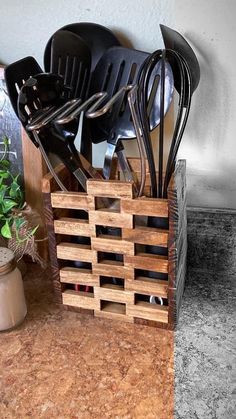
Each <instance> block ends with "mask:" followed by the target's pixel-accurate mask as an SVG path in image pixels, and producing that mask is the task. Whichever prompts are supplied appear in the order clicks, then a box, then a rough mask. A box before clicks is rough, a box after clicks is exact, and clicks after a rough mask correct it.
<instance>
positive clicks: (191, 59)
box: [160, 25, 200, 104]
mask: <svg viewBox="0 0 236 419" xmlns="http://www.w3.org/2000/svg"><path fill="white" fill-rule="evenodd" d="M160 28H161V33H162V37H163V41H164V44H165V47H166V49H170V50H173V51H175V52H177V53H178V54H179V55H180V56H181V57H183V58H184V59H185V61H186V63H187V65H188V67H189V71H190V77H191V95H192V94H193V92H194V91H195V90H196V88H197V86H198V84H199V81H200V66H199V63H198V60H197V57H196V54H195V53H194V51H193V49H192V48H191V46H190V45H189V43H188V42H187V41H186V39H185V38H184V37H183V36H182V35H181V34H180V33H179V32H177V31H175V30H174V29H171V28H169V27H168V26H165V25H160ZM170 64H171V67H172V70H173V73H174V79H175V88H176V90H177V91H178V93H180V89H181V87H180V73H179V67H178V65H177V64H176V61H175V60H174V59H173V60H172V59H171V58H170ZM185 98H186V100H187V93H186V97H185ZM185 104H186V102H185Z"/></svg>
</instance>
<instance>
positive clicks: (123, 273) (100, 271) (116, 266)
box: [93, 260, 133, 279]
mask: <svg viewBox="0 0 236 419" xmlns="http://www.w3.org/2000/svg"><path fill="white" fill-rule="evenodd" d="M93 273H94V275H100V276H111V275H112V276H113V277H115V278H122V279H125V278H127V277H128V278H132V277H133V269H132V268H130V267H127V266H123V264H122V263H121V262H118V261H113V260H102V261H100V262H99V263H95V264H94V265H93Z"/></svg>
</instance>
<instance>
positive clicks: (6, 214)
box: [0, 136, 43, 264]
mask: <svg viewBox="0 0 236 419" xmlns="http://www.w3.org/2000/svg"><path fill="white" fill-rule="evenodd" d="M3 144H4V152H3V155H2V157H1V159H0V233H1V234H0V236H1V238H2V239H3V240H4V241H5V243H6V244H7V246H8V247H9V248H11V250H13V251H14V253H15V256H16V259H17V260H20V259H21V258H22V257H23V256H24V254H28V255H29V256H31V258H32V260H33V261H37V262H40V263H41V264H42V263H43V262H42V259H41V258H40V256H39V255H38V252H37V243H36V241H35V233H36V230H37V228H38V224H36V225H35V224H34V222H35V218H36V217H35V214H33V213H32V211H31V209H30V208H29V207H28V206H27V204H26V202H25V200H24V193H23V190H22V186H21V184H20V179H19V178H20V174H16V175H15V174H13V173H12V172H11V164H10V161H9V160H8V159H7V153H8V150H9V140H8V138H7V137H6V136H4V137H3Z"/></svg>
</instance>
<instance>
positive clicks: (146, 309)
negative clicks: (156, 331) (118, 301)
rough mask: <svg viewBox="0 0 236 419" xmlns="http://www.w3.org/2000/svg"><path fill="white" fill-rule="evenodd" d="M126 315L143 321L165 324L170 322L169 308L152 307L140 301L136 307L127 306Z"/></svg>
mask: <svg viewBox="0 0 236 419" xmlns="http://www.w3.org/2000/svg"><path fill="white" fill-rule="evenodd" d="M126 313H127V315H129V316H133V317H141V318H142V319H148V320H155V321H158V322H163V323H167V322H168V308H167V307H165V306H158V305H154V304H153V305H152V304H150V303H146V302H145V301H140V302H138V303H137V304H135V305H127V308H126Z"/></svg>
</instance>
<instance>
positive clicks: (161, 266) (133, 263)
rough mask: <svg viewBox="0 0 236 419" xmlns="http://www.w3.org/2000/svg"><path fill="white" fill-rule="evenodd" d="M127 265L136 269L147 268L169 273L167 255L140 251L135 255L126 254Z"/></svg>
mask: <svg viewBox="0 0 236 419" xmlns="http://www.w3.org/2000/svg"><path fill="white" fill-rule="evenodd" d="M125 265H127V266H130V267H133V268H136V269H147V270H149V271H155V272H161V273H168V260H167V258H166V256H157V255H151V254H148V253H140V254H137V255H135V256H128V255H126V256H125Z"/></svg>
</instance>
